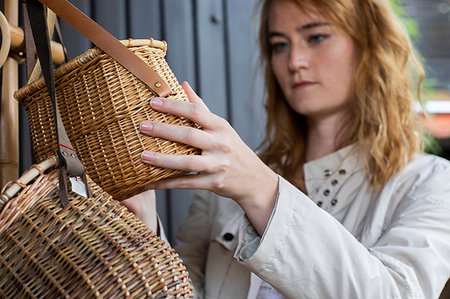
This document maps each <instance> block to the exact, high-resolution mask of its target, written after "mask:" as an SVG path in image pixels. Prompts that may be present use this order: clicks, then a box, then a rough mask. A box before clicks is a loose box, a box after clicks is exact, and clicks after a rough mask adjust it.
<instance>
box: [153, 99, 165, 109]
mask: <svg viewBox="0 0 450 299" xmlns="http://www.w3.org/2000/svg"><path fill="white" fill-rule="evenodd" d="M150 105H151V106H152V107H153V108H159V107H161V106H162V105H163V101H161V99H160V98H154V99H151V101H150Z"/></svg>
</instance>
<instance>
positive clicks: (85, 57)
mask: <svg viewBox="0 0 450 299" xmlns="http://www.w3.org/2000/svg"><path fill="white" fill-rule="evenodd" d="M120 42H121V43H122V44H123V45H124V46H126V47H127V48H133V47H151V48H156V49H161V50H162V51H163V52H164V54H165V53H166V51H167V43H166V42H165V41H160V40H156V39H153V38H148V39H131V38H129V39H126V40H120ZM101 54H104V52H103V51H102V50H101V49H100V48H98V47H94V48H92V49H89V50H87V51H86V52H84V53H83V54H81V55H80V56H77V57H75V58H74V59H72V60H70V61H69V62H67V63H65V64H63V65H61V66H59V67H58V68H57V69H56V70H55V79H56V78H59V77H61V76H63V75H65V74H67V73H69V72H71V71H73V70H75V69H76V68H78V67H79V66H81V65H84V64H86V63H88V62H90V61H92V60H94V59H95V58H97V57H98V56H99V55H101ZM44 87H45V81H44V78H43V77H40V78H39V79H37V80H35V81H33V82H31V83H29V84H27V85H25V86H23V87H21V88H20V89H19V90H17V91H16V92H15V93H14V97H15V98H16V100H17V101H21V100H22V99H24V98H26V97H28V96H29V95H30V94H33V93H34V92H35V91H37V90H40V89H42V88H44Z"/></svg>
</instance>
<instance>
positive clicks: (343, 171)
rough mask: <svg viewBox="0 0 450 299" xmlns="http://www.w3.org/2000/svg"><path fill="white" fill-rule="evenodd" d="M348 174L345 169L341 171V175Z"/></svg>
mask: <svg viewBox="0 0 450 299" xmlns="http://www.w3.org/2000/svg"><path fill="white" fill-rule="evenodd" d="M346 173H347V171H345V169H341V170H339V174H346Z"/></svg>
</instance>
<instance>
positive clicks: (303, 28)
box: [268, 22, 330, 39]
mask: <svg viewBox="0 0 450 299" xmlns="http://www.w3.org/2000/svg"><path fill="white" fill-rule="evenodd" d="M322 26H330V23H326V22H311V23H307V24H305V25H302V26H300V27H298V28H297V29H296V31H297V32H302V31H307V30H310V29H313V28H317V27H322ZM275 36H281V37H284V36H286V34H284V33H282V32H277V31H271V32H269V34H268V37H269V39H270V38H271V37H275Z"/></svg>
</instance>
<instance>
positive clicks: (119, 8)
mask: <svg viewBox="0 0 450 299" xmlns="http://www.w3.org/2000/svg"><path fill="white" fill-rule="evenodd" d="M93 4H94V12H93V16H94V18H95V21H96V22H97V23H98V24H100V26H102V27H103V28H105V29H106V30H107V31H108V32H109V33H111V34H112V35H114V37H115V38H117V39H126V38H128V37H127V36H126V35H127V34H126V33H127V31H126V10H125V1H123V0H113V1H111V0H95V1H93Z"/></svg>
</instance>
